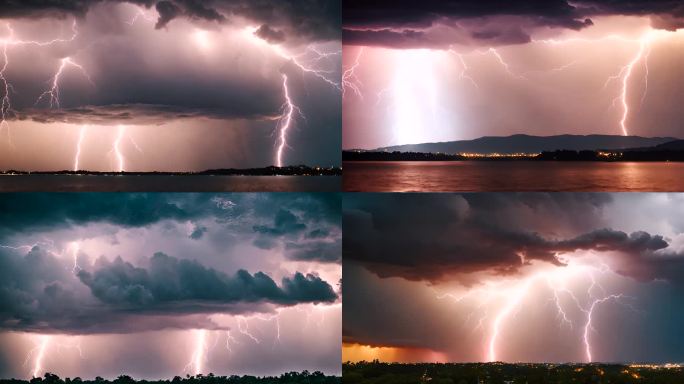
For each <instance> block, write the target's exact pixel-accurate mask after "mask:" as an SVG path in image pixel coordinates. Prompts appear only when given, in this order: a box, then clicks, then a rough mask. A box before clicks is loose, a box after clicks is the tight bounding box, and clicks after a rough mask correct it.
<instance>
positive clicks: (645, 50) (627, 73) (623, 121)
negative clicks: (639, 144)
mask: <svg viewBox="0 0 684 384" xmlns="http://www.w3.org/2000/svg"><path fill="white" fill-rule="evenodd" d="M650 43H651V39H650V37H648V36H645V37H643V38H642V39H641V41H640V43H639V50H638V51H637V53H636V55H634V57H633V58H632V60H631V61H630V62H629V63H627V65H626V66H624V67H623V68H622V69H621V70H620V72H621V73H623V75H622V82H621V83H622V87H621V90H620V96H619V98H620V104H621V105H622V117H621V118H620V128H621V129H622V134H623V135H625V136H627V135H628V132H627V118H628V117H629V103H628V101H627V91H628V87H629V80H630V78H631V77H632V72H633V70H634V66H636V64H637V63H638V62H640V61H641V60H642V59H644V56H646V57H648V54H649V53H650V50H651V48H650ZM645 61H646V60H644V62H645ZM646 68H647V69H646V71H645V76H646V86H648V66H647V67H646ZM644 97H646V91H644V94H643V96H642V99H641V100H642V103H643V98H644Z"/></svg>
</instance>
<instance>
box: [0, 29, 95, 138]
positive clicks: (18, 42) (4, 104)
mask: <svg viewBox="0 0 684 384" xmlns="http://www.w3.org/2000/svg"><path fill="white" fill-rule="evenodd" d="M6 28H7V30H8V32H9V34H8V36H7V37H5V38H3V39H2V40H0V44H2V58H3V63H2V69H0V88H2V91H3V95H2V99H0V130H2V129H3V128H4V129H7V140H8V142H9V144H10V145H11V144H12V140H11V133H10V126H9V123H8V122H7V119H9V117H10V116H15V115H16V112H15V111H14V109H13V108H12V100H11V97H10V94H11V92H14V87H13V86H12V83H10V81H9V80H8V78H7V69H8V68H9V65H10V55H9V48H10V47H14V46H27V45H28V46H36V47H46V46H51V45H54V44H62V43H69V42H72V41H74V40H75V39H76V37H77V36H78V30H77V28H76V20H74V21H73V23H72V27H71V29H72V32H73V33H72V35H71V37H69V38H55V39H52V40H47V41H37V40H22V39H17V38H15V36H14V29H13V28H12V25H11V24H9V23H7V24H6ZM66 65H73V66H76V67H77V68H79V69H80V70H81V71H82V72H83V73H85V70H84V69H83V67H82V66H80V65H79V64H77V63H75V62H74V61H73V60H71V59H70V58H68V57H67V58H63V59H62V60H61V62H60V67H59V69H58V75H55V78H54V79H53V87H52V88H51V91H52V93H49V95H50V103H51V105H52V104H54V103H55V102H57V104H59V100H58V98H59V94H58V92H59V74H61V72H62V71H63V69H64V67H65V66H66ZM86 77H87V78H88V80H89V81H90V77H88V76H87V74H86ZM91 83H92V81H91ZM46 95H47V94H46ZM42 96H43V95H41V97H42ZM39 100H40V98H39Z"/></svg>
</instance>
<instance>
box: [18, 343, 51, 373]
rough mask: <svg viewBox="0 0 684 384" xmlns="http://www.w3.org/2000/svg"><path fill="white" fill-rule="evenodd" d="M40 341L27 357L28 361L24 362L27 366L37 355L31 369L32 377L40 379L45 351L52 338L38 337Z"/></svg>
mask: <svg viewBox="0 0 684 384" xmlns="http://www.w3.org/2000/svg"><path fill="white" fill-rule="evenodd" d="M37 338H38V340H37V343H36V346H35V347H34V348H32V349H31V350H30V351H29V352H28V354H27V355H26V360H25V361H24V364H27V363H28V361H29V360H30V359H31V358H32V357H33V355H35V358H34V360H33V368H32V369H31V377H40V375H41V372H42V370H43V359H44V357H45V349H46V348H47V346H48V343H49V342H50V336H48V335H38V337H37Z"/></svg>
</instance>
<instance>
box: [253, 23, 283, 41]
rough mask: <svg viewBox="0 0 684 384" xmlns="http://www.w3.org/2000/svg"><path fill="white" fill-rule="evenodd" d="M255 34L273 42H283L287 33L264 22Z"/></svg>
mask: <svg viewBox="0 0 684 384" xmlns="http://www.w3.org/2000/svg"><path fill="white" fill-rule="evenodd" d="M254 34H255V35H257V36H259V37H260V38H262V39H264V40H266V41H268V42H269V43H271V44H277V43H282V42H283V41H285V33H283V31H279V30H277V29H273V28H271V27H269V26H268V25H266V24H263V25H262V26H261V27H259V29H257V30H256V31H255V32H254Z"/></svg>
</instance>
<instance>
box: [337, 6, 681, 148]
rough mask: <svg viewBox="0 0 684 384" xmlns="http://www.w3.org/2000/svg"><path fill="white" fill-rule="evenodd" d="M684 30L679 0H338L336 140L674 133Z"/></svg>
mask: <svg viewBox="0 0 684 384" xmlns="http://www.w3.org/2000/svg"><path fill="white" fill-rule="evenodd" d="M682 28H684V7H683V6H682V4H681V1H676V0H656V1H650V0H627V1H613V0H587V1H566V0H551V1H549V0H531V1H518V2H510V1H498V0H492V1H480V2H472V1H459V0H452V1H439V0H426V1H421V2H413V1H386V0H381V1H373V2H368V1H363V0H349V1H345V2H344V6H343V33H342V41H343V52H344V54H343V77H342V82H343V88H344V92H343V139H342V145H343V148H345V149H353V148H363V149H373V148H379V147H384V146H391V145H400V144H415V143H423V142H438V141H452V140H467V139H475V138H479V137H482V136H508V135H512V134H529V135H540V136H549V135H558V134H606V135H639V136H646V137H675V138H681V137H683V134H682V127H681V124H679V121H681V120H682V118H684V115H683V112H682V110H681V108H679V102H678V100H680V99H682V97H684V94H683V92H684V91H683V90H684V69H683V68H684V65H683V64H684V32H682Z"/></svg>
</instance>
